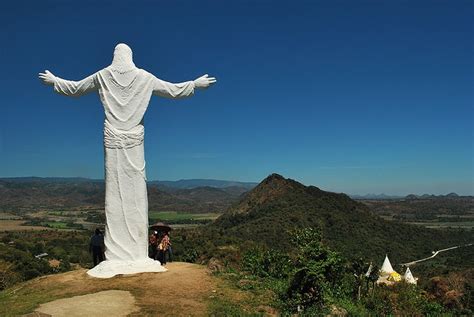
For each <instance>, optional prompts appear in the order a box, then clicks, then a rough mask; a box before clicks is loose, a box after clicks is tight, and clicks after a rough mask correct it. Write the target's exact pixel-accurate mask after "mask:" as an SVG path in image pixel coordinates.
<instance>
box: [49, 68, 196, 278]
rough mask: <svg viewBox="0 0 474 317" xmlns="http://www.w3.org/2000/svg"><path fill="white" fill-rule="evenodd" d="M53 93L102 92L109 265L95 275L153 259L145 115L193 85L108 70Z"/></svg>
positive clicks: (64, 83) (60, 83)
mask: <svg viewBox="0 0 474 317" xmlns="http://www.w3.org/2000/svg"><path fill="white" fill-rule="evenodd" d="M124 81H127V82H125V83H124ZM54 90H55V91H56V92H58V93H60V94H63V95H66V96H81V95H84V94H86V93H89V92H93V91H98V92H99V95H100V99H101V101H102V104H103V106H104V112H105V123H104V151H105V215H106V231H105V239H104V240H105V247H106V250H105V257H106V261H105V262H109V263H103V264H99V266H102V268H103V270H102V271H104V272H102V273H100V274H96V275H97V276H99V275H101V274H102V275H104V274H105V275H110V274H111V273H110V274H109V273H107V272H105V271H107V270H110V267H106V266H107V265H108V264H110V263H118V262H122V264H124V263H126V265H128V266H133V265H134V264H133V262H136V263H144V262H145V261H149V260H150V259H148V198H147V188H146V175H145V156H144V143H143V141H144V127H143V116H144V114H145V112H146V110H147V107H148V103H149V101H150V98H151V96H152V95H158V96H162V97H168V98H181V97H187V96H191V95H192V94H193V93H194V82H193V81H188V82H184V83H179V84H173V83H169V82H166V81H163V80H160V79H158V78H156V77H155V76H153V75H152V74H150V73H148V72H147V71H145V70H142V69H138V68H135V69H134V70H132V71H131V72H127V73H126V74H121V73H119V72H116V71H114V70H113V68H111V67H107V68H104V69H102V70H101V71H99V72H97V73H95V74H93V75H91V76H89V77H87V78H85V79H83V80H81V81H69V80H64V79H61V78H58V77H56V79H55V83H54ZM120 265H121V264H120ZM120 265H119V266H120ZM109 266H110V265H109ZM98 270H100V268H99V269H98ZM150 270H151V269H150ZM96 271H97V270H96ZM132 271H133V270H132ZM135 271H136V270H135ZM142 271H143V269H142ZM151 271H153V270H151ZM155 271H156V270H155ZM120 273H122V274H126V273H127V272H120V269H119V270H118V271H116V272H115V274H120ZM128 273H133V272H128ZM115 274H114V275H115ZM100 277H106V276H100ZM107 277H108V276H107Z"/></svg>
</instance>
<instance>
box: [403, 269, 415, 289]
mask: <svg viewBox="0 0 474 317" xmlns="http://www.w3.org/2000/svg"><path fill="white" fill-rule="evenodd" d="M403 280H404V281H405V282H407V283H409V284H415V285H416V283H417V281H416V279H415V278H414V277H413V274H411V271H410V268H409V267H407V270H406V271H405V274H404V275H403Z"/></svg>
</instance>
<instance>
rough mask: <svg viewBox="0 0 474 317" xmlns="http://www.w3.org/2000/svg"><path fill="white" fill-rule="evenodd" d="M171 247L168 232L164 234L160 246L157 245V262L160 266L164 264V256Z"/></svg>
mask: <svg viewBox="0 0 474 317" xmlns="http://www.w3.org/2000/svg"><path fill="white" fill-rule="evenodd" d="M170 245H171V241H170V237H169V235H168V232H165V233H164V235H163V238H162V239H161V242H160V244H159V245H158V260H159V261H160V262H161V264H162V265H165V264H166V256H167V255H168V249H169V247H170Z"/></svg>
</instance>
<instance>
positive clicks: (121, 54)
mask: <svg viewBox="0 0 474 317" xmlns="http://www.w3.org/2000/svg"><path fill="white" fill-rule="evenodd" d="M110 66H111V67H112V69H113V70H115V71H117V72H119V73H126V72H129V71H132V70H135V69H136V66H135V64H134V63H133V53H132V49H131V48H130V47H129V46H128V45H127V44H123V43H120V44H118V45H117V46H115V50H114V59H113V60H112V65H110Z"/></svg>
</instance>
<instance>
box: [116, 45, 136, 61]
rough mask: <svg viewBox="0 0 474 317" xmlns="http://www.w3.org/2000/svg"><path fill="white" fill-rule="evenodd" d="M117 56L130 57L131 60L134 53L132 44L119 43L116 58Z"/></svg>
mask: <svg viewBox="0 0 474 317" xmlns="http://www.w3.org/2000/svg"><path fill="white" fill-rule="evenodd" d="M117 57H119V58H121V59H122V58H125V59H129V60H130V61H131V60H133V53H132V49H131V48H130V46H128V45H127V44H123V43H120V44H117V46H115V50H114V59H116V58H117Z"/></svg>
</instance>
